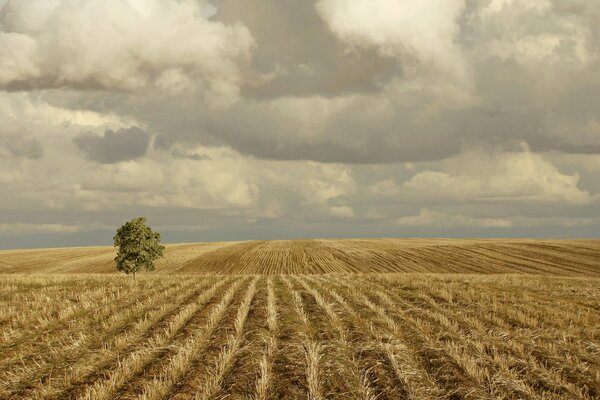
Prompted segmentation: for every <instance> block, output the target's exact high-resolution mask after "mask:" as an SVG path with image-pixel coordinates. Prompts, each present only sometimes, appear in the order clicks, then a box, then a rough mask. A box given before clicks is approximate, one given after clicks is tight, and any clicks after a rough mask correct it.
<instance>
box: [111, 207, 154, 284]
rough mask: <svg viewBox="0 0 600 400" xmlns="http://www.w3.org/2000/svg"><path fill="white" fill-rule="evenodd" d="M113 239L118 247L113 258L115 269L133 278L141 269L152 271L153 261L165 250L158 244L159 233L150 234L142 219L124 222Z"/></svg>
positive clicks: (150, 230)
mask: <svg viewBox="0 0 600 400" xmlns="http://www.w3.org/2000/svg"><path fill="white" fill-rule="evenodd" d="M113 239H114V241H115V247H117V246H118V247H119V251H118V252H117V256H116V257H115V261H116V263H117V269H118V270H119V271H123V272H125V273H126V274H130V273H133V274H134V276H135V273H136V272H138V271H139V270H140V269H141V268H146V269H147V270H148V271H154V261H155V260H156V259H157V258H159V257H162V255H163V251H164V249H165V246H161V244H160V233H158V232H152V229H150V227H148V226H146V218H144V217H139V218H134V219H132V220H131V221H129V222H126V223H125V224H124V225H123V226H121V227H120V228H119V229H117V234H116V235H115V237H114V238H113Z"/></svg>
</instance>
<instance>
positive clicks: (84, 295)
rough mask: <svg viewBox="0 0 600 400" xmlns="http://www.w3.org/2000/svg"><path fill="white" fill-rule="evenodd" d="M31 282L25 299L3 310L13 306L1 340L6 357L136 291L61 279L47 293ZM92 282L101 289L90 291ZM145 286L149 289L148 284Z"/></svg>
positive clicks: (9, 301) (0, 347)
mask: <svg viewBox="0 0 600 400" xmlns="http://www.w3.org/2000/svg"><path fill="white" fill-rule="evenodd" d="M28 278H29V279H27V278H25V282H27V281H29V282H27V283H25V288H26V289H25V290H24V291H23V292H24V293H25V295H24V296H19V297H17V296H15V297H14V298H12V297H11V298H9V299H6V301H2V306H5V305H8V304H13V305H14V306H13V309H14V311H13V315H11V316H10V317H11V318H10V319H11V320H10V321H8V322H7V323H6V325H5V326H4V327H3V332H2V335H1V337H0V351H1V352H2V353H4V354H8V351H9V350H10V349H11V348H15V347H17V346H19V345H21V344H27V343H28V342H32V341H39V337H40V336H41V335H42V334H48V333H52V332H54V331H55V330H59V329H60V328H62V327H64V326H65V325H67V324H68V321H70V320H76V319H79V318H80V317H81V316H82V315H85V314H87V313H89V312H90V310H92V309H95V308H98V307H103V306H109V305H111V304H113V303H115V302H118V301H121V300H122V299H123V298H125V294H126V292H127V291H128V289H129V290H131V289H133V290H134V291H136V288H135V287H133V288H132V286H131V285H128V284H127V283H125V284H122V285H121V284H119V283H117V284H115V285H107V284H106V282H102V281H101V280H100V278H95V279H94V278H92V279H85V278H83V279H74V278H69V279H66V280H65V278H62V277H58V278H55V279H54V280H53V281H56V280H58V284H57V285H51V286H52V287H51V290H48V287H47V286H46V285H44V284H40V285H37V284H35V282H36V281H38V279H35V278H30V277H28ZM90 282H94V283H95V282H98V284H99V286H98V287H97V286H93V285H92V286H91V287H90V285H89V283H90ZM142 286H143V287H144V290H147V289H148V287H146V285H145V284H142ZM79 289H80V290H81V291H80V290H79ZM0 359H2V357H0Z"/></svg>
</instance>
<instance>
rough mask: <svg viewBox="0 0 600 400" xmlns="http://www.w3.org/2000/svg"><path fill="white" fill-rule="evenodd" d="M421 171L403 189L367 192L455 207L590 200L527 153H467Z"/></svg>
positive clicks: (385, 183)
mask: <svg viewBox="0 0 600 400" xmlns="http://www.w3.org/2000/svg"><path fill="white" fill-rule="evenodd" d="M442 168H443V169H442V170H425V171H421V172H418V173H417V174H415V175H414V176H413V177H412V178H410V179H409V180H407V181H406V182H403V183H401V184H397V183H395V182H394V181H393V180H391V179H389V178H388V179H384V180H381V181H378V182H376V183H375V184H373V185H372V186H371V189H370V190H371V191H372V192H373V193H375V194H378V195H383V196H398V197H400V198H404V199H422V200H429V201H445V202H448V201H459V202H525V203H565V204H586V203H590V202H591V201H593V197H592V196H591V195H590V193H588V192H587V191H585V190H581V189H579V188H578V187H577V183H578V181H579V175H578V174H572V175H567V174H563V173H561V172H560V171H558V169H557V168H556V167H555V166H554V165H552V164H551V163H550V162H548V161H546V160H544V158H543V157H542V156H540V155H538V154H533V153H530V152H518V153H501V154H497V155H483V154H479V153H470V154H465V155H461V156H458V157H456V158H454V159H452V160H449V161H447V162H445V163H443V167H442Z"/></svg>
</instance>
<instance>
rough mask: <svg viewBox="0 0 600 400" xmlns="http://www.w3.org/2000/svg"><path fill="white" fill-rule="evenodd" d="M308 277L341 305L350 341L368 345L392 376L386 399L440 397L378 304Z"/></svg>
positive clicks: (320, 279) (324, 278)
mask: <svg viewBox="0 0 600 400" xmlns="http://www.w3.org/2000/svg"><path fill="white" fill-rule="evenodd" d="M309 280H310V281H311V282H312V283H313V284H314V285H315V286H317V287H318V288H319V289H320V290H321V291H323V292H324V293H325V295H326V296H327V297H331V298H332V300H333V301H334V302H335V303H336V304H337V305H339V306H341V309H342V310H343V312H340V315H341V317H342V318H343V319H344V321H345V323H346V325H347V326H348V327H349V328H350V330H349V332H350V334H351V342H352V343H357V344H361V343H362V346H363V347H367V348H368V347H369V346H370V347H372V348H373V350H372V351H371V352H375V355H378V357H372V359H373V360H377V359H379V362H380V363H381V364H382V365H383V366H384V367H385V368H386V369H387V370H388V371H389V373H388V375H393V376H394V377H395V381H396V382H395V384H392V383H391V382H390V381H389V380H388V381H387V382H389V383H388V384H387V386H388V388H387V389H386V391H385V394H386V395H387V396H388V397H389V398H392V399H393V398H406V399H415V400H416V399H438V398H441V396H442V389H441V388H440V387H438V386H437V385H436V383H435V382H434V381H433V379H432V378H431V376H430V375H429V373H428V372H427V371H426V370H425V369H424V368H423V367H422V366H421V365H420V364H419V362H418V357H417V355H416V353H415V352H414V350H413V349H412V348H410V347H409V346H408V342H407V341H406V339H405V338H404V337H403V335H404V333H403V332H402V331H401V329H400V326H399V325H398V324H396V323H395V321H394V320H393V319H392V318H390V317H389V316H387V315H386V314H385V311H384V310H383V309H382V308H381V307H378V306H377V305H375V304H373V303H372V302H366V303H365V299H366V298H365V297H364V296H363V295H362V294H360V295H358V296H357V295H356V291H355V290H352V292H348V288H347V287H345V286H344V285H338V284H337V283H333V282H332V281H330V280H329V278H328V277H310V278H309ZM365 314H367V315H365ZM375 325H377V327H375ZM365 355H366V356H368V355H369V354H365ZM371 364H373V362H371ZM380 376H381V375H380ZM388 379H389V378H388ZM384 382H385V380H384ZM380 395H381V393H380Z"/></svg>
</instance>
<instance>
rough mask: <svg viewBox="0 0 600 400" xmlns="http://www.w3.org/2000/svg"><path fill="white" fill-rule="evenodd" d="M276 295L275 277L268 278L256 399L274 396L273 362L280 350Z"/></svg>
mask: <svg viewBox="0 0 600 400" xmlns="http://www.w3.org/2000/svg"><path fill="white" fill-rule="evenodd" d="M277 304H278V302H277V298H276V296H275V288H274V283H273V278H272V277H269V278H267V305H266V308H267V309H266V314H267V315H266V319H267V326H268V331H267V332H263V333H262V337H261V341H262V342H263V348H262V351H261V353H260V357H259V361H258V371H259V374H258V377H257V379H256V383H255V392H254V395H253V396H252V398H253V399H254V400H267V399H270V398H273V395H274V393H273V379H274V375H273V362H274V360H275V353H276V352H277V351H278V343H277V335H278V331H279V330H278V323H279V322H278V319H279V317H278V306H277Z"/></svg>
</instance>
